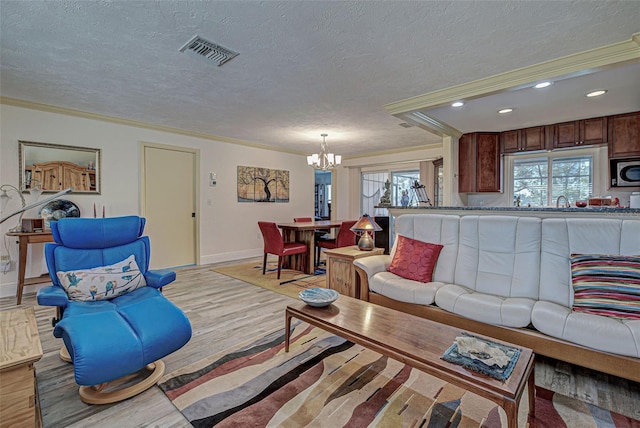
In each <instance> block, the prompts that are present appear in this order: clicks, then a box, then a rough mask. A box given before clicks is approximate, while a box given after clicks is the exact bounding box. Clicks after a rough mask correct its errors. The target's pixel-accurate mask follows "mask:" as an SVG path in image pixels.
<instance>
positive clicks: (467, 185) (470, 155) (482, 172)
mask: <svg viewBox="0 0 640 428" xmlns="http://www.w3.org/2000/svg"><path fill="white" fill-rule="evenodd" d="M500 174H501V162H500V133H498V132H474V133H472V134H464V135H462V137H460V140H459V141H458V192H460V193H474V192H500V191H501V189H500V184H501V180H500Z"/></svg>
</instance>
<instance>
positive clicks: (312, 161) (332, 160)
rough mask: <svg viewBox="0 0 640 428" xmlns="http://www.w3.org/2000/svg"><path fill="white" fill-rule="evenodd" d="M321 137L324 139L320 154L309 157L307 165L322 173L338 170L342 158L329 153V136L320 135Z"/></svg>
mask: <svg viewBox="0 0 640 428" xmlns="http://www.w3.org/2000/svg"><path fill="white" fill-rule="evenodd" d="M320 136H321V137H322V144H321V145H320V153H314V154H312V155H311V156H307V164H308V165H309V166H312V167H313V168H315V169H319V170H322V171H327V170H330V169H334V168H337V167H338V165H340V163H341V162H342V156H340V155H336V154H334V153H330V152H329V146H328V145H327V141H326V138H327V136H328V134H320Z"/></svg>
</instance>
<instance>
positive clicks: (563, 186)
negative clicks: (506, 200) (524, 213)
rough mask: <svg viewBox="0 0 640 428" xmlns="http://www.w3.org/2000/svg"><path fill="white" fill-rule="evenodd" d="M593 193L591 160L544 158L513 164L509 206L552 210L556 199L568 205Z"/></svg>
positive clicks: (587, 157) (515, 161)
mask: <svg viewBox="0 0 640 428" xmlns="http://www.w3.org/2000/svg"><path fill="white" fill-rule="evenodd" d="M592 193H593V157H592V156H590V155H588V156H572V157H567V156H564V157H560V156H555V157H554V156H548V157H537V158H528V159H516V160H514V161H513V203H514V205H516V201H517V199H518V197H519V198H520V206H527V205H531V206H555V203H556V200H557V198H558V197H559V196H561V195H564V196H566V197H567V198H568V200H569V201H572V202H573V201H576V200H579V199H587V198H588V197H589V195H591V194H592Z"/></svg>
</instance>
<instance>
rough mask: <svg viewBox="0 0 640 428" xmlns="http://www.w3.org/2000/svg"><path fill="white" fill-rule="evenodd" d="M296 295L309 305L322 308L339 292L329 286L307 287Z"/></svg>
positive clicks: (331, 301) (332, 300)
mask: <svg viewBox="0 0 640 428" xmlns="http://www.w3.org/2000/svg"><path fill="white" fill-rule="evenodd" d="M298 297H300V299H301V300H302V301H303V302H305V303H306V304H307V305H309V306H314V307H316V308H322V307H324V306H329V305H330V304H331V303H333V302H335V301H336V299H337V298H338V297H340V294H339V293H338V292H337V291H336V290H331V289H329V288H307V289H306V290H302V291H301V292H300V293H298Z"/></svg>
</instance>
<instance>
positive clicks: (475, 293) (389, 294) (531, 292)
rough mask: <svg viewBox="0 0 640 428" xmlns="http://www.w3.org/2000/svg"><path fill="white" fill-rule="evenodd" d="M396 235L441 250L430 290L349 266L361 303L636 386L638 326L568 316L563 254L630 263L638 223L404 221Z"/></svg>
mask: <svg viewBox="0 0 640 428" xmlns="http://www.w3.org/2000/svg"><path fill="white" fill-rule="evenodd" d="M395 233H396V235H402V236H405V237H409V238H412V239H416V240H419V241H423V242H429V243H436V244H441V245H443V249H442V251H441V252H440V255H439V257H438V261H437V263H436V266H435V269H434V272H433V279H432V282H429V283H424V282H418V281H413V280H410V279H405V278H402V277H399V276H397V275H395V274H393V273H391V272H389V271H388V268H389V265H390V264H391V260H392V258H393V254H394V251H395V249H396V245H397V239H396V245H394V247H393V249H392V251H391V255H381V256H371V257H365V258H360V259H358V260H356V261H354V264H355V265H356V270H357V272H358V274H359V276H360V280H361V295H360V297H361V298H362V299H364V300H367V301H370V302H373V303H377V304H382V305H385V306H388V307H392V308H395V309H398V310H401V311H405V312H408V313H412V314H415V315H419V316H423V317H426V318H429V319H433V320H435V321H439V322H444V323H447V324H450V325H454V326H456V327H459V328H461V329H465V330H469V331H474V332H476V333H480V334H485V335H488V336H491V337H495V338H497V339H501V340H506V341H509V342H512V343H515V344H519V345H521V346H525V347H528V348H532V349H533V350H534V352H536V353H538V354H542V355H546V356H549V357H552V358H556V359H559V360H563V361H567V362H570V363H573V364H578V365H582V366H585V367H589V368H592V369H595V370H599V371H602V372H605V373H610V374H613V375H616V376H620V377H624V378H627V379H631V380H634V381H636V382H640V320H628V319H625V320H620V319H618V318H611V317H608V316H602V315H594V314H589V313H582V312H574V311H572V305H573V286H572V280H571V261H570V255H571V254H572V253H578V254H621V255H640V219H637V218H635V219H607V218H570V217H567V218H544V219H542V218H538V217H526V216H499V215H495V216H494V215H483V216H478V215H468V216H462V217H460V216H457V215H439V214H405V215H401V216H400V217H398V218H397V220H396V223H395Z"/></svg>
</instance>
